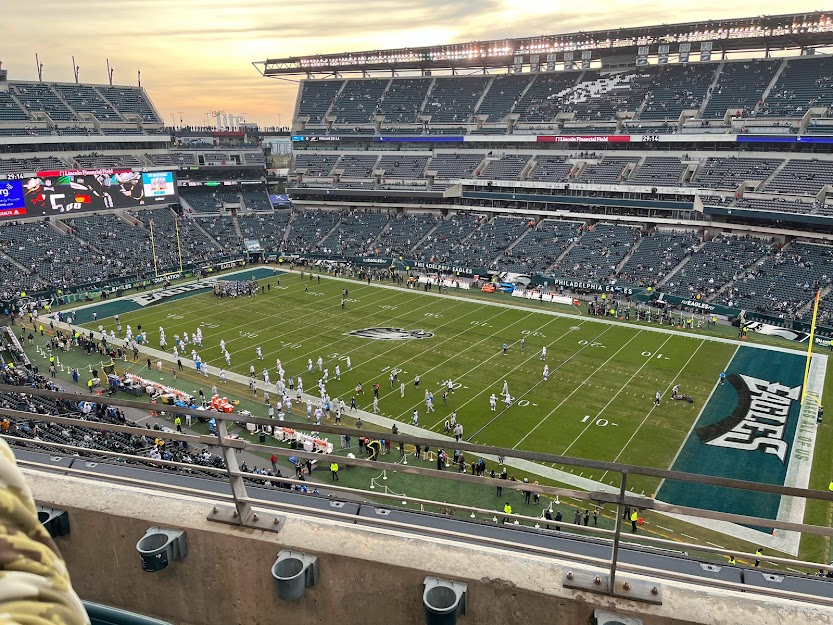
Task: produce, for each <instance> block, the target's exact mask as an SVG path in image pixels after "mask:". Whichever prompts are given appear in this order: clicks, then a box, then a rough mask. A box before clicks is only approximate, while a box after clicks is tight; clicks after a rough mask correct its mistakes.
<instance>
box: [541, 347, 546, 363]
mask: <svg viewBox="0 0 833 625" xmlns="http://www.w3.org/2000/svg"><path fill="white" fill-rule="evenodd" d="M546 359H547V346H546V345H544V346H543V347H542V348H541V360H546Z"/></svg>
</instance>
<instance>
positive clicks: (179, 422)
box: [174, 415, 182, 432]
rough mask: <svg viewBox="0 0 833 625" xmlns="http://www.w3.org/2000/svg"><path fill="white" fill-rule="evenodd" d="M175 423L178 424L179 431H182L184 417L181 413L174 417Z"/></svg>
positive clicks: (177, 429)
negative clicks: (181, 416) (182, 417)
mask: <svg viewBox="0 0 833 625" xmlns="http://www.w3.org/2000/svg"><path fill="white" fill-rule="evenodd" d="M174 425H175V426H176V431H177V432H182V419H181V418H180V416H179V415H176V418H175V419H174Z"/></svg>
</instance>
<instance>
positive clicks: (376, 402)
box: [373, 397, 379, 414]
mask: <svg viewBox="0 0 833 625" xmlns="http://www.w3.org/2000/svg"><path fill="white" fill-rule="evenodd" d="M373 414H379V398H378V397H374V398H373Z"/></svg>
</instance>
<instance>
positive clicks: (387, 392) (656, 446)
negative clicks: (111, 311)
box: [87, 274, 735, 493]
mask: <svg viewBox="0 0 833 625" xmlns="http://www.w3.org/2000/svg"><path fill="white" fill-rule="evenodd" d="M277 281H278V278H270V279H267V280H261V284H264V285H265V284H271V286H272V288H271V290H270V291H268V292H267V293H265V294H260V295H257V296H256V297H243V298H234V299H217V298H215V297H214V296H213V295H212V294H210V293H204V294H199V295H193V296H190V297H184V298H182V299H178V300H176V301H172V302H170V303H163V304H159V305H154V306H148V307H145V308H143V309H141V310H138V311H135V312H131V313H126V314H122V315H121V323H122V325H123V326H125V327H126V325H127V324H130V325H132V326H133V328H134V330H135V328H136V327H137V326H139V325H141V326H142V328H143V329H144V330H145V331H147V333H148V339H149V344H150V345H151V346H152V347H158V345H159V327H160V326H161V327H163V328H164V329H165V333H166V336H167V340H168V343H169V351H170V348H171V347H172V343H173V337H174V335H175V334H180V335H181V334H182V333H183V332H187V333H188V334H189V335H191V334H193V333H194V331H195V330H196V329H197V327H198V326H201V328H202V335H203V346H202V347H201V348H197V351H198V353H199V354H200V356H201V358H202V359H203V361H205V362H207V363H208V365H209V367H210V372H211V373H213V374H216V373H217V372H218V370H219V368H220V367H226V365H225V360H224V359H223V357H222V356H221V352H220V348H219V343H220V339H224V340H225V343H226V349H228V351H229V352H230V353H231V366H230V367H226V368H227V370H229V371H235V372H237V373H240V374H242V375H245V376H248V374H249V366H250V365H251V364H254V365H255V369H256V371H257V375H258V378H259V380H260V388H262V387H263V384H262V378H261V372H262V370H263V369H264V368H267V369H268V370H269V374H270V379H271V381H272V383H273V384H274V381H275V380H276V379H277V373H276V359H278V358H280V360H281V362H282V364H283V367H284V369H285V371H286V375H287V376H289V375H292V376H295V377H297V376H298V375H299V374H301V375H302V376H303V379H304V388H305V390H306V391H307V392H310V393H317V391H316V383H317V380H318V378H319V377H321V373H319V371H318V368H317V366H316V367H315V369H314V372H313V374H309V373H308V372H307V366H308V364H307V363H308V359H312V360H313V362H314V363H315V362H316V361H317V359H318V357H319V356H320V357H321V358H323V361H324V367H326V368H328V369H329V376H330V380H329V382H328V383H327V390H328V393H329V394H330V395H331V396H333V397H342V398H344V400H345V402H346V403H347V404H348V406H349V404H350V398H351V397H353V396H354V390H355V388H356V386H357V384H358V383H361V384H362V385H363V388H364V393H363V394H362V395H359V396H357V398H356V401H357V404H358V406H359V408H363V409H365V410H372V403H373V393H372V390H371V387H372V385H373V384H374V383H379V384H380V386H381V391H380V401H379V411H380V413H381V414H383V415H385V416H387V417H391V418H394V419H397V420H399V421H403V422H410V421H411V418H412V413H413V411H414V410H415V409H416V410H418V414H419V425H420V426H421V427H423V428H426V429H430V430H433V431H435V432H442V430H443V425H444V422H445V419H446V418H448V417H449V415H450V414H451V412H452V410H455V411H457V417H458V421H459V422H460V423H462V424H463V427H464V438H466V439H467V440H470V441H473V442H477V443H481V444H492V445H498V446H505V447H511V448H516V449H524V450H530V451H540V452H548V453H554V454H565V455H570V456H578V457H583V458H591V459H599V460H608V461H616V462H622V463H633V464H641V465H648V466H655V467H663V468H667V467H669V466H670V465H671V464H672V461H673V459H674V457H675V455H676V454H677V451H678V450H679V449H680V447H681V445H682V444H683V442H684V441H685V439H686V437H687V435H688V433H689V430H690V428H691V426H692V423H693V422H694V420H695V419H696V417H697V414H698V413H699V411H700V409H701V407H702V405H703V403H704V402H706V400H707V398H708V397H709V395H710V393H711V391H712V389H713V388H714V385H715V382H716V381H717V378H718V374H719V373H720V371H721V370H723V369H724V368H725V367H726V365H727V363H728V362H729V361H730V360H731V358H732V355H733V354H734V352H735V347H734V346H733V345H730V344H724V343H718V342H713V341H708V340H704V339H703V338H701V337H697V336H694V335H692V336H690V337H689V336H676V335H670V334H665V333H659V332H653V331H651V330H650V329H647V328H638V327H630V326H619V325H608V324H601V323H595V322H593V321H592V320H591V319H588V318H586V317H576V318H566V317H557V316H552V315H547V314H544V313H541V312H536V311H534V310H528V309H527V310H524V309H514V308H499V307H492V306H486V305H483V304H480V303H478V302H476V301H470V302H469V301H459V300H454V299H446V298H442V297H432V296H426V295H424V294H423V293H422V292H421V291H411V290H405V289H383V288H379V287H378V286H376V285H375V284H374V285H366V284H362V283H358V282H352V283H346V282H342V281H335V280H332V279H329V278H328V277H326V276H324V277H322V278H321V280H320V283H319V282H318V280H317V279H313V280H312V281H310V280H309V279H308V276H307V277H306V278H304V279H302V278H301V277H300V276H299V275H297V274H283V275H281V276H280V283H281V284H280V286H278V285H277ZM343 288H348V289H349V298H348V301H347V303H346V307H345V309H344V310H342V309H341V306H340V302H341V292H342V289H343ZM98 323H101V324H102V325H103V326H104V327H105V329H106V330H107V331H108V332H109V330H111V329H115V327H116V324H115V321H114V319H112V318H107V319H101V318H99V320H98ZM98 323H96V324H90V323H88V324H87V327H92V326H94V325H98ZM367 328H401V329H404V330H409V331H412V330H422V331H423V332H425V333H430V334H431V335H432V336H430V337H426V338H419V339H409V340H378V339H377V340H374V339H369V338H361V337H357V336H351V335H349V334H348V333H349V332H351V331H354V330H362V329H367ZM120 336H123V333H122V334H121V335H120ZM521 339H524V340H525V346H524V349H521V344H520V343H521ZM504 342H505V343H507V345H508V355H504V354H503V350H502V345H503V343H504ZM258 346H259V347H261V349H262V352H263V360H258V358H257V354H256V348H257V347H258ZM545 346H546V348H547V357H546V360H542V359H541V351H542V348H543V347H545ZM190 349H191V346H189V348H188V352H189V354H190ZM348 356H349V357H350V359H351V361H352V369H351V370H350V371H348V370H347V366H346V359H347V357H348ZM183 362H184V363H185V364H186V366H188V367H191V368H192V367H193V363H192V362H191V360H190V356H186V357H184V358H183ZM337 364H338V365H340V367H341V372H342V373H341V380H336V379H335V367H336V365H337ZM545 364H547V365H549V369H550V376H549V380H547V381H545V380H544V379H543V376H542V372H543V369H544V365H545ZM391 368H394V369H399V370H400V373H399V380H400V381H404V382H405V383H406V390H405V397H404V398H403V397H401V396H400V389H399V383H398V382H397V383H396V384H395V387H394V388H391V385H390V383H389V375H390V371H391ZM415 375H419V376H420V378H421V381H420V385H419V388H418V389H417V388H415V386H414V377H415ZM449 379H451V380H452V381H453V382H454V385H455V387H456V388H455V391H454V393H452V394H451V395H450V396H449V398H448V403H447V404H444V403H443V399H442V392H443V388H444V382H445V381H447V380H449ZM504 381H506V382H507V384H508V388H509V392H510V394H511V396H512V398H513V404H512V406H511V407H509V408H506V407H505V406H504V403H503V401H502V397H501V395H500V393H501V390H502V388H503V384H504ZM675 384H679V385H680V387H681V390H682V391H683V392H686V393H688V394H690V395H692V396H693V397H694V399H695V402H694V403H693V404H689V403H686V402H680V401H673V400H671V399H670V397H671V388H672V387H673V386H674V385H675ZM426 389H427V390H430V391H432V392H433V394H434V406H435V408H436V411H435V412H433V413H426V407H425V401H424V394H425V391H426ZM270 390H272V391H274V386H272V388H271V389H270ZM658 390H659V391H661V392H662V395H663V399H662V401H661V402H660V405H659V406H655V405H654V401H653V400H654V395H655V393H656V392H657V391H658ZM492 393H494V394H495V395H496V396H497V398H498V404H497V410H495V411H492V410H490V406H489V396H490V394H492ZM272 397H273V399H274V398H275V395H274V393H272ZM263 412H264V414H263V415H262V416H265V409H264V411H263ZM586 477H591V476H586ZM592 477H593V479H602V477H603V476H601V475H596V476H592ZM656 485H657V483H656V482H655V481H653V480H649V479H643V480H641V481H640V480H638V479H635V480H633V481H632V482H630V483H629V486H631V488H633V489H634V490H637V492H638V491H639V490H640V489H644V490H645V491H646V493H649V492H653V489H654V488H655V487H656Z"/></svg>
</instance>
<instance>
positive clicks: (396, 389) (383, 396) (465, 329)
mask: <svg viewBox="0 0 833 625" xmlns="http://www.w3.org/2000/svg"><path fill="white" fill-rule="evenodd" d="M474 312H479V311H472V313H474ZM503 312H505V311H501V312H499V313H497V314H495V315H492V316H491V317H489V318H488V321H491V320H493V319H495V318H497V317H498V316H499V315H501V314H503ZM468 314H471V313H465V314H464V315H462V316H463V317H465V316H466V315H468ZM460 318H461V317H455V318H454V319H450V320H449V321H447V322H446V323H443V324H441V325H439V326H437V327H436V328H435V329H439V328H442V327H443V326H447V325H449V324H450V323H455V322H457V321H459V320H460ZM521 321H523V319H521ZM513 325H514V324H513ZM506 327H511V326H506ZM471 329H472V328H471V327H468V328H464V329H463V330H461V331H460V332H458V333H457V334H454V335H453V336H451V337H449V338H450V339H456V338H457V337H458V336H461V335H463V334H465V333H466V332H470V331H471ZM496 334H497V333H496ZM492 336H494V335H491V336H488V337H486V338H484V339H482V340H486V339H489V338H491V337H492ZM480 342H482V341H480ZM474 345H477V343H474V344H473V345H470V346H469V347H474ZM404 346H405V343H403V342H400V343H399V344H398V345H394V346H393V347H391V348H390V349H388V350H385V351H384V352H382V353H380V354H377V355H376V356H372V357H371V358H369V359H367V360H366V361H364V362H362V363H361V365H357V366H356V367H355V369H359V368H360V367H363V366H365V365H366V364H367V363H369V362H372V361H373V360H375V359H376V358H380V357H381V356H384V355H385V354H387V353H389V352H391V351H393V350H396V349H399V348H401V347H404ZM434 349H435V347H434V346H433V345H432V346H429V347H426V348H425V349H423V350H422V351H420V352H419V353H417V354H414V355H413V356H411V357H410V358H408V359H407V360H403V361H401V362H399V363H398V364H397V368H398V367H399V365H402V364H404V363H406V362H409V361H411V360H413V359H414V358H417V357H419V356H422V355H424V354H425V353H426V352H430V351H433V350H434ZM466 349H469V348H466ZM353 351H355V350H353ZM464 352H465V350H463V352H460V353H464ZM345 353H348V354H349V353H352V352H345ZM441 364H446V363H445V362H443V363H441ZM439 366H440V365H436V366H435V367H431V368H430V369H428V370H427V371H426V372H425V373H429V372H431V371H433V370H434V369H436V368H437V367H439ZM403 373H405V372H404V371H403ZM423 375H424V374H420V377H422V376H423ZM426 388H427V386H426ZM398 392H399V389H398V388H393V389H391V390H389V391H387V392H386V393H385V394H384V395H381V394H380V396H379V401H381V400H383V399H384V398H385V397H389V396H390V395H395V394H396V393H398ZM422 403H425V402H422ZM403 414H404V413H403ZM400 416H402V415H400Z"/></svg>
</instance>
